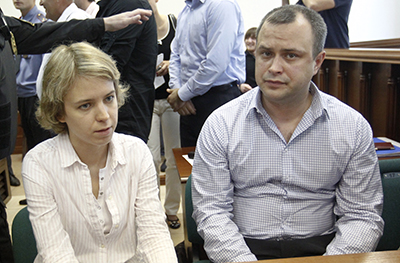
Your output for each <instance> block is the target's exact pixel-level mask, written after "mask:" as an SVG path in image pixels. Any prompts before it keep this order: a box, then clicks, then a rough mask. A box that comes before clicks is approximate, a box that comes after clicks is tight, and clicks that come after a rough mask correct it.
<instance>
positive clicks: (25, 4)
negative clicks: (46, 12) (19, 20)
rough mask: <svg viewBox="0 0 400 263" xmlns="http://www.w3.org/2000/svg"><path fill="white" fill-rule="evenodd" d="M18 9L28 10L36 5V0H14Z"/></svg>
mask: <svg viewBox="0 0 400 263" xmlns="http://www.w3.org/2000/svg"><path fill="white" fill-rule="evenodd" d="M13 3H14V6H15V8H16V9H18V10H20V11H21V12H24V11H26V12H28V11H29V10H31V9H32V7H34V6H35V0H13Z"/></svg>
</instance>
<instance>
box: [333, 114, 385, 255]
mask: <svg viewBox="0 0 400 263" xmlns="http://www.w3.org/2000/svg"><path fill="white" fill-rule="evenodd" d="M358 122H359V123H358V127H359V128H358V132H357V133H358V134H359V136H358V140H357V142H356V143H355V150H354V153H353V155H352V157H351V160H350V161H349V163H348V165H347V168H346V170H345V172H344V174H343V176H342V179H341V180H340V182H339V184H338V186H337V189H336V204H335V207H334V213H335V214H336V216H337V217H338V221H337V222H336V236H335V238H334V239H333V240H332V242H331V243H330V244H329V245H328V247H327V249H326V253H325V254H326V255H333V254H350V253H364V252H371V251H374V250H375V248H376V246H377V244H378V241H379V239H380V237H381V236H382V233H383V225H384V222H383V219H382V218H381V214H382V207H383V191H382V183H381V178H380V173H379V166H378V158H377V156H376V153H375V147H374V143H373V139H372V131H371V128H370V126H369V124H368V123H367V122H366V121H365V120H364V119H361V118H360V119H359V120H358Z"/></svg>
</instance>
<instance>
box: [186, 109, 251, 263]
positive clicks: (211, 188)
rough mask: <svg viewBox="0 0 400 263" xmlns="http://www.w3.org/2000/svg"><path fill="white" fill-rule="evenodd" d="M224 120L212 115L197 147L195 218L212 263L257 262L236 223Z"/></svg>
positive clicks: (194, 175) (193, 181)
mask: <svg viewBox="0 0 400 263" xmlns="http://www.w3.org/2000/svg"><path fill="white" fill-rule="evenodd" d="M223 126H224V121H223V120H219V119H218V118H216V115H211V116H210V117H209V118H208V120H207V121H206V123H205V124H204V126H203V129H202V132H201V134H200V137H199V139H198V143H197V146H196V154H195V160H194V166H193V171H192V196H193V208H194V212H193V218H194V219H195V221H196V223H197V230H198V232H199V234H200V235H201V236H202V238H203V239H204V248H205V250H206V252H207V255H208V257H209V258H210V259H211V261H212V262H243V261H257V258H256V257H255V255H254V254H252V253H251V251H250V249H249V248H248V246H247V245H246V242H245V241H244V238H243V236H242V234H240V233H239V229H238V226H237V225H236V224H235V222H234V221H233V213H232V211H233V205H232V204H233V201H234V200H233V191H234V185H233V182H232V178H231V175H230V170H229V164H228V159H227V154H226V151H225V149H226V148H225V147H226V146H225V145H224V143H225V144H226V142H227V141H228V138H226V136H225V135H226V134H228V133H227V131H225V130H224V128H223Z"/></svg>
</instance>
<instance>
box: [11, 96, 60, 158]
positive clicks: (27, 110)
mask: <svg viewBox="0 0 400 263" xmlns="http://www.w3.org/2000/svg"><path fill="white" fill-rule="evenodd" d="M38 103H39V99H38V97H37V96H36V95H35V96H32V97H26V98H18V111H19V114H20V116H21V125H22V129H23V130H24V134H25V137H26V145H27V151H29V150H30V149H32V148H33V147H35V146H36V145H37V144H38V143H40V142H42V141H44V140H47V139H49V138H51V137H52V136H53V134H52V132H51V131H48V130H45V129H43V128H42V127H41V126H40V125H39V123H38V121H37V119H36V115H35V112H36V109H37V106H38Z"/></svg>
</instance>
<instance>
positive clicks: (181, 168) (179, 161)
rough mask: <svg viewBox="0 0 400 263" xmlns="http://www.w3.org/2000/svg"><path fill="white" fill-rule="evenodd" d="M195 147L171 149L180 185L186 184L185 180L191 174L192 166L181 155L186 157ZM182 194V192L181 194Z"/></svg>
mask: <svg viewBox="0 0 400 263" xmlns="http://www.w3.org/2000/svg"><path fill="white" fill-rule="evenodd" d="M194 150H195V147H184V148H175V149H172V152H173V153H174V157H175V162H176V168H177V169H178V173H179V176H180V177H181V183H186V181H187V178H188V177H189V175H190V174H191V173H192V165H190V163H188V162H187V161H186V160H185V158H183V157H182V156H183V155H186V154H188V153H190V152H193V151H194ZM183 193H184V192H182V194H183Z"/></svg>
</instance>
